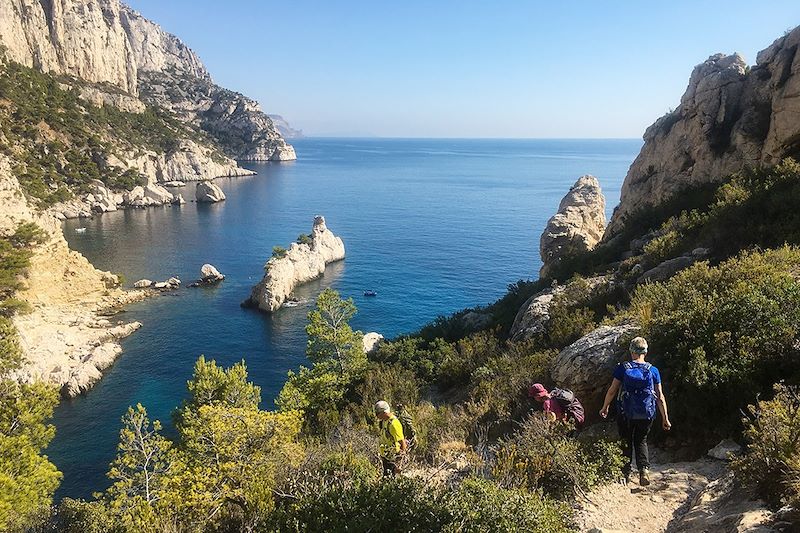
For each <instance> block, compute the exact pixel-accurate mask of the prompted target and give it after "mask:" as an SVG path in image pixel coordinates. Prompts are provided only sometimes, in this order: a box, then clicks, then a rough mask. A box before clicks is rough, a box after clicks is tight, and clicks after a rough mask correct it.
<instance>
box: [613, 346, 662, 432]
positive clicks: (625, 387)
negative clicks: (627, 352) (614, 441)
mask: <svg viewBox="0 0 800 533" xmlns="http://www.w3.org/2000/svg"><path fill="white" fill-rule="evenodd" d="M623 366H624V367H625V375H624V376H623V378H622V387H621V392H620V396H619V409H620V413H621V414H622V415H623V416H624V417H625V418H627V419H628V420H652V419H653V418H655V416H656V391H655V384H654V383H653V373H652V372H651V371H650V368H651V367H652V366H653V365H651V364H650V363H634V362H632V361H626V362H625V363H623Z"/></svg>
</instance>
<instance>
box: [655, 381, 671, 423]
mask: <svg viewBox="0 0 800 533" xmlns="http://www.w3.org/2000/svg"><path fill="white" fill-rule="evenodd" d="M656 405H658V410H659V412H660V413H661V427H663V428H664V431H669V430H670V428H671V427H672V424H671V423H670V421H669V414H668V413H667V398H666V397H665V396H664V391H663V390H662V389H661V383H656Z"/></svg>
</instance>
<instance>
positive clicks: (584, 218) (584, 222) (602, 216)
mask: <svg viewBox="0 0 800 533" xmlns="http://www.w3.org/2000/svg"><path fill="white" fill-rule="evenodd" d="M605 228H606V199H605V196H603V192H602V191H601V190H600V183H599V182H598V181H597V178H595V177H594V176H590V175H586V176H581V177H580V179H578V181H576V182H575V184H574V185H573V186H572V188H570V190H569V192H568V193H567V195H566V196H564V198H563V199H562V200H561V204H560V205H559V206H558V212H557V213H556V214H555V215H553V217H551V218H550V220H548V221H547V226H546V227H545V229H544V231H543V232H542V236H541V239H540V240H539V254H540V255H541V258H542V268H541V270H540V271H539V276H540V277H542V278H549V277H551V275H552V273H553V270H554V269H555V268H556V267H557V266H558V265H559V264H560V263H561V261H562V260H564V259H565V258H566V257H569V256H573V255H576V254H579V253H582V252H586V251H589V250H591V249H592V248H594V247H595V246H596V245H597V243H598V242H600V239H602V238H603V232H604V231H605Z"/></svg>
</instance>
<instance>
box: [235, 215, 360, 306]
mask: <svg viewBox="0 0 800 533" xmlns="http://www.w3.org/2000/svg"><path fill="white" fill-rule="evenodd" d="M344 256H345V250H344V243H343V242H342V239H341V238H339V237H337V236H336V235H334V234H333V232H331V230H329V229H328V227H327V226H326V224H325V218H324V217H322V216H317V217H315V218H314V227H313V229H312V230H311V243H310V244H298V243H296V242H295V243H292V245H291V246H290V247H289V249H288V250H287V251H286V253H285V254H283V255H282V256H277V257H272V258H270V259H269V261H267V263H266V264H265V265H264V270H265V274H264V278H263V279H262V280H261V281H260V282H259V283H258V284H257V285H256V286H255V287H253V290H252V292H251V294H250V298H248V299H247V300H245V301H244V302H242V305H244V306H246V307H257V308H258V309H260V310H262V311H266V312H268V313H271V312H273V311H277V310H278V309H280V307H281V305H283V303H284V302H285V301H286V299H287V298H289V295H290V294H291V293H292V291H293V290H294V288H295V287H296V286H297V285H299V284H301V283H305V282H307V281H311V280H312V279H316V278H318V277H320V276H321V275H322V274H323V273H324V272H325V266H326V265H327V264H328V263H332V262H334V261H339V260H341V259H344Z"/></svg>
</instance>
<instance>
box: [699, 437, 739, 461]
mask: <svg viewBox="0 0 800 533" xmlns="http://www.w3.org/2000/svg"><path fill="white" fill-rule="evenodd" d="M742 451H743V449H742V447H741V446H739V445H738V444H736V443H735V442H733V441H732V440H731V439H724V440H721V441H720V442H719V444H717V445H716V446H714V447H713V448H711V449H710V450H708V453H707V454H706V455H708V456H709V457H711V458H712V459H717V460H718V461H730V460H731V459H733V458H735V457H736V456H738V455H741V453H742Z"/></svg>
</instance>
